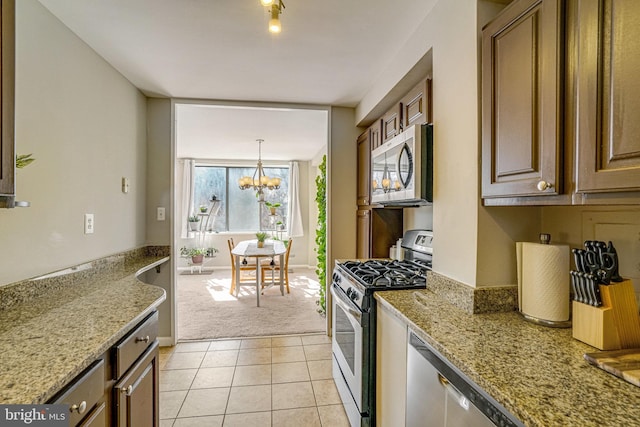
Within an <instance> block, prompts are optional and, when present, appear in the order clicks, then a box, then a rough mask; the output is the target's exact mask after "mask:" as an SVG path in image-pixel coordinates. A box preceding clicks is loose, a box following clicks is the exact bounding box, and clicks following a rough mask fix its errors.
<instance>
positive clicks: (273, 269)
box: [262, 238, 293, 293]
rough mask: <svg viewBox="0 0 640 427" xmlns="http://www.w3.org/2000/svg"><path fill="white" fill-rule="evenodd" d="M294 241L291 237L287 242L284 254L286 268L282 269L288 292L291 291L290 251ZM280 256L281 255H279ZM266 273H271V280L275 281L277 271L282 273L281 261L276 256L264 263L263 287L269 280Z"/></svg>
mask: <svg viewBox="0 0 640 427" xmlns="http://www.w3.org/2000/svg"><path fill="white" fill-rule="evenodd" d="M292 243H293V239H291V238H289V242H287V252H285V254H284V270H283V271H282V273H283V275H284V284H285V286H286V287H287V293H290V292H289V253H291V245H292ZM278 258H280V257H278ZM265 273H269V274H270V276H269V277H268V279H269V280H271V281H273V280H275V278H276V273H278V275H280V262H279V260H278V259H276V258H275V257H274V258H272V260H271V262H270V263H269V264H263V265H262V287H264V284H265V282H266V281H267V275H266V274H265Z"/></svg>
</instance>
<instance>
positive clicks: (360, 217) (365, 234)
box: [356, 209, 371, 259]
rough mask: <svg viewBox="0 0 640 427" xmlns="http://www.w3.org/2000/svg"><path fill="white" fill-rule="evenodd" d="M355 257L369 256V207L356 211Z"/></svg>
mask: <svg viewBox="0 0 640 427" xmlns="http://www.w3.org/2000/svg"><path fill="white" fill-rule="evenodd" d="M356 258H361V259H364V258H371V209H360V210H358V213H357V217H356Z"/></svg>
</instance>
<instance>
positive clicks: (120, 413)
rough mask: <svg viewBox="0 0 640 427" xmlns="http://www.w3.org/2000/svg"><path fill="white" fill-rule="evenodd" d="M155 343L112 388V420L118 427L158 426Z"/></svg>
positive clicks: (156, 342)
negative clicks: (113, 419)
mask: <svg viewBox="0 0 640 427" xmlns="http://www.w3.org/2000/svg"><path fill="white" fill-rule="evenodd" d="M159 386H160V381H159V368H158V341H154V342H153V344H152V345H151V346H150V347H149V349H148V350H147V351H146V352H145V353H144V354H143V355H142V356H141V357H140V359H139V360H138V362H137V363H136V364H135V365H133V366H132V367H131V368H130V369H129V371H128V373H127V374H126V375H125V376H124V378H122V379H121V380H120V381H119V382H118V384H116V386H115V387H114V402H115V406H116V408H115V414H116V415H115V419H116V423H115V424H116V425H117V426H119V427H124V426H127V427H137V426H157V425H158V416H159V408H158V396H159V393H158V388H159Z"/></svg>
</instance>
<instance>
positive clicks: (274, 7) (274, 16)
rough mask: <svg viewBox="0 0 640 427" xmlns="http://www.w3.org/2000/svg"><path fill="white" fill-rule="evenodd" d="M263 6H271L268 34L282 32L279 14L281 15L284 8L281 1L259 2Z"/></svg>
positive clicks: (261, 0)
mask: <svg viewBox="0 0 640 427" xmlns="http://www.w3.org/2000/svg"><path fill="white" fill-rule="evenodd" d="M260 3H262V5H263V6H271V10H270V11H269V12H270V13H271V19H270V20H269V32H270V33H274V34H278V33H279V32H280V31H282V24H281V23H280V14H281V13H282V9H284V8H285V6H284V3H283V2H282V0H278V1H275V0H260Z"/></svg>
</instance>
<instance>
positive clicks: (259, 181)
mask: <svg viewBox="0 0 640 427" xmlns="http://www.w3.org/2000/svg"><path fill="white" fill-rule="evenodd" d="M256 141H258V165H257V167H256V171H255V172H254V173H253V177H250V176H243V177H240V179H238V186H239V187H240V189H241V190H248V189H250V188H251V189H253V190H254V191H255V192H256V197H258V202H264V189H265V188H268V189H269V190H277V189H279V188H280V178H277V177H274V178H270V177H269V176H267V174H265V173H264V169H263V168H262V142H264V139H257V140H256Z"/></svg>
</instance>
